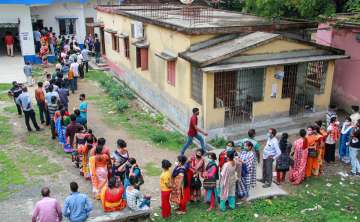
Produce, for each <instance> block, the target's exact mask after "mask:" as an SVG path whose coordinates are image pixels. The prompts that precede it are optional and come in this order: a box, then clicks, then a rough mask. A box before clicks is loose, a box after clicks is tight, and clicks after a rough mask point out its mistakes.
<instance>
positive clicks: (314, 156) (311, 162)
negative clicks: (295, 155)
mask: <svg viewBox="0 0 360 222" xmlns="http://www.w3.org/2000/svg"><path fill="white" fill-rule="evenodd" d="M319 139H320V137H319V135H318V134H317V132H316V130H315V127H314V126H309V127H308V128H307V136H306V140H307V145H308V147H307V150H308V157H307V161H306V167H305V177H306V178H308V177H311V176H318V175H319V174H318V172H319V168H320V165H319V162H318V157H319V150H318V148H319Z"/></svg>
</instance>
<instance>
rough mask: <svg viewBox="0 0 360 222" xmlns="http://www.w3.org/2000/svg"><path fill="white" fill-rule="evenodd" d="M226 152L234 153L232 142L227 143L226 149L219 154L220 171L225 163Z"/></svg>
mask: <svg viewBox="0 0 360 222" xmlns="http://www.w3.org/2000/svg"><path fill="white" fill-rule="evenodd" d="M227 151H235V144H234V142H233V141H228V142H227V144H226V147H225V149H224V150H223V151H221V153H220V154H219V169H220V171H221V169H222V167H223V165H224V164H225V163H226V161H227V157H226V152H227Z"/></svg>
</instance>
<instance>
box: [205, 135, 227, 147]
mask: <svg viewBox="0 0 360 222" xmlns="http://www.w3.org/2000/svg"><path fill="white" fill-rule="evenodd" d="M209 143H210V144H211V145H213V146H214V147H216V148H224V147H225V146H226V144H227V140H226V139H225V138H224V137H219V136H216V137H215V138H214V139H212V140H210V141H209Z"/></svg>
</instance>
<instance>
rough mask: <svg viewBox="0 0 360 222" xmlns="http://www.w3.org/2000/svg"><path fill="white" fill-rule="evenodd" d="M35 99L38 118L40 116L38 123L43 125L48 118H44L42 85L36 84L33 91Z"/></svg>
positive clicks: (44, 107) (44, 105) (44, 106)
mask: <svg viewBox="0 0 360 222" xmlns="http://www.w3.org/2000/svg"><path fill="white" fill-rule="evenodd" d="M35 99H36V103H37V105H38V108H39V116H40V122H41V124H44V123H45V120H46V121H47V120H48V118H47V117H46V103H45V92H44V88H43V83H42V82H38V87H37V88H36V89H35ZM49 124H50V123H48V122H47V123H46V125H49Z"/></svg>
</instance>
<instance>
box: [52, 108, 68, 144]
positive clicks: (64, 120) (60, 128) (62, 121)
mask: <svg viewBox="0 0 360 222" xmlns="http://www.w3.org/2000/svg"><path fill="white" fill-rule="evenodd" d="M55 116H56V115H55ZM55 116H54V122H55V129H56V134H57V136H58V142H59V144H60V145H62V146H64V145H66V137H65V132H66V126H67V125H68V124H69V123H70V118H69V115H68V113H67V112H66V110H65V109H61V110H60V116H59V117H57V118H56V117H55Z"/></svg>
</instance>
